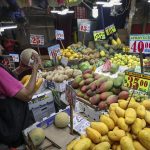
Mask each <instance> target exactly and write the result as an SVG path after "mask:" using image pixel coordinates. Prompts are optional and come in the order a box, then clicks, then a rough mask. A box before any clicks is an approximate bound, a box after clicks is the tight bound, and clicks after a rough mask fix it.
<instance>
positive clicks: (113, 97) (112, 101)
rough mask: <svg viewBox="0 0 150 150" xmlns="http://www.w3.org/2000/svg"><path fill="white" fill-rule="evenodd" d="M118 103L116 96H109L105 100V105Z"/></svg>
mask: <svg viewBox="0 0 150 150" xmlns="http://www.w3.org/2000/svg"><path fill="white" fill-rule="evenodd" d="M117 102H118V96H117V95H110V96H109V97H108V98H107V100H106V103H107V104H108V105H110V104H112V103H117Z"/></svg>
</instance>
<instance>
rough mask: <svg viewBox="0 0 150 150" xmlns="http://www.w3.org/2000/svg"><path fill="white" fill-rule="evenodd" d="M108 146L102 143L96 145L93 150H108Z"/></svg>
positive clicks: (106, 143)
mask: <svg viewBox="0 0 150 150" xmlns="http://www.w3.org/2000/svg"><path fill="white" fill-rule="evenodd" d="M110 146H111V145H110V144H109V143H108V142H102V143H100V144H97V145H96V146H95V147H94V148H93V150H109V149H110Z"/></svg>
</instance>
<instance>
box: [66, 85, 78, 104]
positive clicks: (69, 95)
mask: <svg viewBox="0 0 150 150" xmlns="http://www.w3.org/2000/svg"><path fill="white" fill-rule="evenodd" d="M66 99H67V101H68V103H69V104H70V105H74V106H75V102H76V92H75V91H74V89H73V88H72V87H71V86H70V85H66Z"/></svg>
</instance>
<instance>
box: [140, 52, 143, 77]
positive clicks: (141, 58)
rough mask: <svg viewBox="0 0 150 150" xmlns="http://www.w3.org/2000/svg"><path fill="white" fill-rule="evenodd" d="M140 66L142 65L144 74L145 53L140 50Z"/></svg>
mask: <svg viewBox="0 0 150 150" xmlns="http://www.w3.org/2000/svg"><path fill="white" fill-rule="evenodd" d="M140 65H141V73H142V74H143V73H144V69H143V53H142V51H141V50H140Z"/></svg>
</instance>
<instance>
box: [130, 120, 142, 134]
mask: <svg viewBox="0 0 150 150" xmlns="http://www.w3.org/2000/svg"><path fill="white" fill-rule="evenodd" d="M131 129H132V132H133V134H135V135H137V134H138V133H139V132H140V131H141V130H142V129H143V121H142V119H139V118H136V120H135V122H134V123H133V124H132V126H131Z"/></svg>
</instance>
